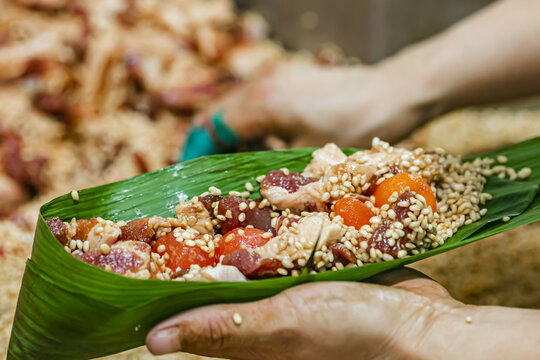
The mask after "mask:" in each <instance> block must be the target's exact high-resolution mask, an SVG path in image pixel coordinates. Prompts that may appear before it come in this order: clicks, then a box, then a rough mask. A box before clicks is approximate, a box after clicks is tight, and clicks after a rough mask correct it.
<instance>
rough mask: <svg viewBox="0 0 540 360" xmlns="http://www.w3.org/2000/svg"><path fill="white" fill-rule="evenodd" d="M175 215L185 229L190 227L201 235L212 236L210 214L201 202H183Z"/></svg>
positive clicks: (175, 210)
mask: <svg viewBox="0 0 540 360" xmlns="http://www.w3.org/2000/svg"><path fill="white" fill-rule="evenodd" d="M174 213H175V214H176V217H177V218H178V220H180V222H181V224H182V226H183V227H185V228H186V227H190V228H192V229H195V230H196V231H198V233H199V234H202V235H204V234H212V223H211V220H212V219H211V218H210V213H209V212H208V210H207V209H206V207H205V206H204V204H203V203H202V202H200V201H198V200H197V201H193V200H190V201H181V202H180V204H179V205H177V206H176V208H175V209H174Z"/></svg>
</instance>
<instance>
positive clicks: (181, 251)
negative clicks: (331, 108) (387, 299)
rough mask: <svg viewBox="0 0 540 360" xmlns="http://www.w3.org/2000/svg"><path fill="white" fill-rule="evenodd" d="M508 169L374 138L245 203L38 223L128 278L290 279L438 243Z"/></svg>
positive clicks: (242, 197) (265, 186) (325, 153)
mask: <svg viewBox="0 0 540 360" xmlns="http://www.w3.org/2000/svg"><path fill="white" fill-rule="evenodd" d="M494 165H496V166H494ZM525 170H527V169H522V171H520V172H519V174H523V175H524V176H527V175H528V173H530V171H528V172H527V171H525ZM506 172H512V173H514V174H516V172H515V171H514V170H513V169H510V168H506V167H504V166H503V165H500V164H496V161H495V160H493V159H490V158H484V159H481V158H477V159H476V160H474V161H472V162H462V161H461V158H460V157H458V156H454V155H451V154H447V153H445V151H444V150H442V149H436V150H434V151H424V150H423V149H421V148H419V149H416V150H414V151H408V150H405V149H400V148H394V147H391V146H390V145H389V144H387V143H385V142H383V141H381V140H379V139H377V138H375V139H374V140H373V144H372V148H371V149H370V150H365V151H358V152H356V153H354V154H352V155H350V156H346V155H345V154H344V153H343V152H342V151H341V150H340V149H339V148H338V147H337V146H336V145H334V144H328V145H326V146H324V147H323V148H321V149H319V150H317V151H315V152H314V153H313V159H312V160H311V162H310V163H309V164H308V166H307V167H306V168H305V169H304V172H303V173H301V174H300V173H295V172H292V171H289V170H288V169H286V168H283V169H279V170H273V171H270V172H269V173H268V174H266V175H261V176H259V177H258V178H257V181H258V182H259V183H260V195H261V197H260V198H259V199H250V198H251V197H254V196H252V193H253V192H254V186H253V185H252V184H251V183H249V182H248V183H246V186H245V187H246V191H243V192H233V191H231V192H230V193H229V194H228V195H226V194H223V193H222V192H221V191H220V190H219V189H218V188H216V187H210V188H209V189H208V192H205V193H203V194H201V195H199V196H196V197H194V198H192V199H191V200H189V201H185V200H180V203H179V205H178V206H177V207H176V209H175V217H171V218H162V217H158V216H154V217H150V218H143V219H135V220H132V221H129V222H125V221H119V222H117V223H115V222H113V221H109V220H104V219H102V218H99V217H98V218H91V219H89V220H87V219H75V218H74V219H72V220H71V222H69V223H68V222H63V221H62V220H61V219H59V218H57V217H56V218H51V219H47V220H46V222H47V224H48V225H49V228H50V229H51V231H52V233H53V234H54V236H55V237H56V238H57V239H58V241H60V242H61V243H62V244H63V245H64V247H65V249H66V251H68V252H69V253H71V254H72V255H73V256H75V257H77V258H79V259H80V260H82V261H84V262H87V263H89V264H92V265H95V266H99V267H100V268H103V269H105V270H108V271H112V272H115V273H118V274H123V275H126V276H129V277H134V278H141V279H149V278H154V279H162V280H171V279H172V280H177V281H194V280H196V281H245V280H248V279H260V278H267V277H274V276H289V275H290V276H298V275H299V274H300V273H301V272H303V271H304V272H306V271H307V272H309V273H318V272H325V271H329V270H340V269H343V268H348V267H354V266H362V265H363V264H367V263H374V262H380V261H390V260H393V259H396V258H399V259H401V258H405V257H407V256H411V255H415V254H421V253H423V252H425V251H427V250H429V249H433V248H436V247H438V246H441V245H442V244H444V242H445V240H447V239H448V238H450V237H451V236H452V235H453V234H454V233H455V232H456V231H457V230H458V229H459V228H460V227H462V226H464V225H467V224H471V223H473V222H475V221H477V220H479V219H480V218H481V217H482V216H483V215H485V214H486V212H487V209H482V208H481V207H482V205H483V204H485V202H486V201H487V200H489V199H491V195H490V194H487V193H484V192H482V191H483V188H484V184H485V183H486V177H487V176H490V175H500V174H503V173H506Z"/></svg>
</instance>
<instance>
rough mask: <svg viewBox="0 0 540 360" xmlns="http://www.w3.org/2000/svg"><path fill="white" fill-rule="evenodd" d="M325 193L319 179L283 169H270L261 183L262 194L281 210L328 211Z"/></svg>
mask: <svg viewBox="0 0 540 360" xmlns="http://www.w3.org/2000/svg"><path fill="white" fill-rule="evenodd" d="M323 193H324V189H323V185H322V183H321V182H320V181H317V179H315V178H310V177H305V176H303V175H301V174H298V173H294V172H284V171H282V170H274V171H270V172H269V173H268V174H267V175H266V176H265V178H264V180H263V181H262V183H261V195H262V196H263V197H264V198H266V199H267V200H268V201H270V203H271V204H272V205H275V206H276V207H277V208H278V209H280V210H285V209H290V210H293V211H304V210H307V211H328V207H327V206H326V204H325V202H324V201H323V200H322V195H323Z"/></svg>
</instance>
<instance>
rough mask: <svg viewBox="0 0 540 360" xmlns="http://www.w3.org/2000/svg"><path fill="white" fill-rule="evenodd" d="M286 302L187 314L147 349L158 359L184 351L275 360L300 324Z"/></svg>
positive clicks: (152, 338)
mask: <svg viewBox="0 0 540 360" xmlns="http://www.w3.org/2000/svg"><path fill="white" fill-rule="evenodd" d="M284 299H285V298H284V297H282V296H276V297H274V298H270V299H265V300H261V301H257V302H253V303H246V304H231V305H214V306H206V307H201V308H198V309H194V310H190V311H186V312H184V313H181V314H179V315H177V316H175V317H173V318H171V319H168V320H166V321H164V322H162V323H161V324H158V325H157V326H156V327H155V328H154V329H152V331H151V332H150V333H149V334H148V336H147V338H146V344H147V347H148V349H149V350H150V351H151V352H152V353H153V354H155V355H161V354H166V353H171V352H177V351H184V352H189V353H193V354H199V355H204V356H216V357H227V358H258V359H265V358H273V356H272V354H273V355H275V353H274V352H273V349H275V348H278V347H279V348H280V349H281V350H283V349H284V346H283V345H284V344H286V343H287V339H286V337H287V334H288V331H287V329H289V330H290V329H292V328H294V327H296V324H297V323H296V322H295V321H294V319H295V315H294V314H293V310H292V309H291V307H290V306H288V305H287V304H285V302H286V300H284ZM285 348H286V346H285Z"/></svg>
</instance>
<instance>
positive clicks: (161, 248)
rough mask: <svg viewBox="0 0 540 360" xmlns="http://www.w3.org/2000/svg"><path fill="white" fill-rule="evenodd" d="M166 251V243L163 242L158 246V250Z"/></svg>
mask: <svg viewBox="0 0 540 360" xmlns="http://www.w3.org/2000/svg"><path fill="white" fill-rule="evenodd" d="M164 251H165V245H163V244H161V245H159V246H158V248H157V252H158V253H160V254H161V253H162V252H164Z"/></svg>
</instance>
